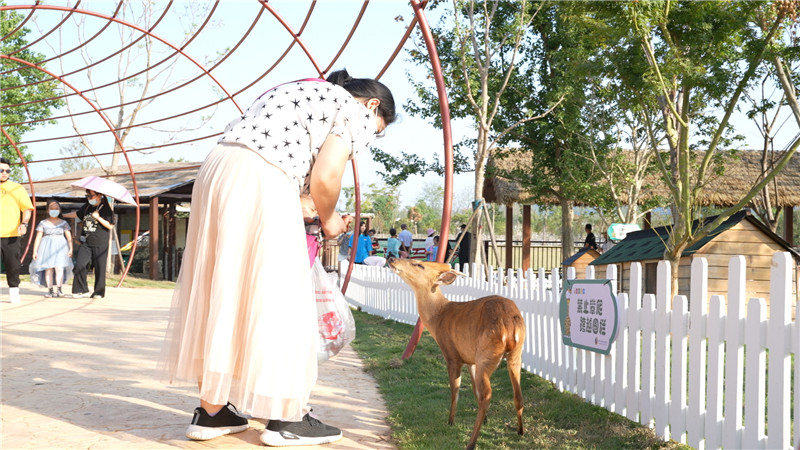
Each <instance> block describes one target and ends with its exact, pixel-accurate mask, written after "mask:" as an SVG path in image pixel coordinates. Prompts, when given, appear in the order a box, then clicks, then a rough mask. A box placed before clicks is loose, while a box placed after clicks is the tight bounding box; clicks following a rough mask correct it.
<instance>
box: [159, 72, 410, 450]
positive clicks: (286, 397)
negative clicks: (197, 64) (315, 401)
mask: <svg viewBox="0 0 800 450" xmlns="http://www.w3.org/2000/svg"><path fill="white" fill-rule="evenodd" d="M394 120H395V106H394V98H393V97H392V94H391V92H390V91H389V89H388V88H387V87H386V86H385V85H383V84H382V83H380V82H378V81H376V80H373V79H368V78H353V77H352V76H350V75H349V74H348V73H347V71H345V70H339V71H335V72H333V73H331V74H330V75H329V76H328V78H327V80H322V79H306V80H298V81H293V82H288V83H284V84H281V85H279V86H276V87H274V88H272V89H269V90H268V91H267V92H265V93H264V94H263V95H261V96H260V97H259V98H258V99H256V100H255V102H254V103H253V104H252V105H251V106H250V107H249V108H248V109H247V110H246V111H245V112H244V113H243V114H241V115H237V116H236V117H235V118H234V120H233V121H232V122H230V123H229V124H228V126H227V127H225V130H224V132H223V134H222V136H221V137H220V139H219V141H218V142H217V145H216V146H215V147H214V149H213V150H212V151H211V152H210V153H209V154H208V156H207V157H206V159H205V161H204V162H203V164H202V166H201V167H200V169H199V170H198V173H197V178H196V181H195V184H194V189H193V190H192V214H191V216H190V217H189V225H188V227H187V232H186V235H187V236H186V250H185V252H184V257H183V263H182V265H181V271H180V274H179V276H178V283H177V286H178V287H177V289H176V290H175V294H174V296H173V300H172V308H171V313H170V322H169V326H168V328H167V334H166V338H165V341H164V353H163V358H162V360H163V361H164V366H165V367H164V375H165V376H166V378H167V380H166V381H167V382H169V383H172V382H177V381H182V382H188V383H192V384H194V385H195V386H197V387H198V388H199V394H198V397H199V398H198V400H199V403H200V405H199V406H198V407H197V408H195V409H194V415H193V417H192V421H191V423H190V424H189V426H188V427H187V428H186V431H185V434H186V436H187V437H188V438H189V439H193V440H208V439H213V438H216V437H218V436H222V435H225V434H230V433H239V432H242V431H245V430H247V429H248V419H247V417H245V416H244V415H243V414H242V413H244V414H249V415H251V416H253V417H257V418H262V419H266V420H267V423H266V427H265V429H264V430H263V431H262V432H261V435H260V440H261V442H262V443H264V444H266V445H270V446H290V445H291V446H296V445H300V446H306V445H318V444H324V443H329V442H333V441H335V440H338V439H341V438H342V432H341V430H339V429H338V428H336V427H332V426H329V425H326V424H324V423H323V422H322V421H320V420H319V419H317V418H316V417H314V416H312V415H311V414H310V407H309V403H308V402H309V398H310V395H311V390H312V388H313V386H314V384H315V383H316V381H317V338H318V336H319V331H318V324H317V317H316V302H315V299H314V292H313V291H314V289H313V283H312V276H311V268H310V267H309V258H308V248H307V237H306V233H305V229H304V226H303V217H302V214H301V204H300V195H304V194H308V195H310V196H311V198H313V200H314V204H315V206H316V210H317V213H318V215H319V221H320V226H321V227H322V233H323V234H324V236H325V237H326V238H327V239H335V238H336V237H338V236H339V235H340V234H342V233H343V232H345V231H346V230H347V227H346V225H345V223H344V220H343V219H342V217H341V216H340V215H339V214H337V213H336V202H337V200H338V198H339V194H340V193H341V182H342V176H343V174H344V172H345V169H346V166H347V162H348V161H349V160H351V159H353V158H354V157H356V155H357V154H358V153H359V152H365V151H367V150H368V149H369V148H370V145H371V144H372V142H373V141H374V140H375V139H376V138H378V137H380V136H381V133H382V132H383V131H384V129H385V128H386V126H387V125H389V124H390V123H392V122H393V121H394ZM365 237H366V236H365ZM366 239H367V240H369V238H368V237H367V238H366ZM360 247H363V248H365V249H366V250H367V251H369V248H370V244H369V243H368V244H367V245H362V246H360ZM234 405H237V406H239V407H241V411H242V413H239V410H238V409H237V408H236V406H234ZM156 425H157V424H154V426H156Z"/></svg>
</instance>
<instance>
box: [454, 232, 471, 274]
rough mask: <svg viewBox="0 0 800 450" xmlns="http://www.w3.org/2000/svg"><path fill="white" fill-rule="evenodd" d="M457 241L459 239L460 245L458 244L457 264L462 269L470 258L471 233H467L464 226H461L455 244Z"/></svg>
mask: <svg viewBox="0 0 800 450" xmlns="http://www.w3.org/2000/svg"><path fill="white" fill-rule="evenodd" d="M462 236H463V238H462ZM459 239H461V243H460V244H458V264H460V265H461V267H464V265H465V264H469V263H470V261H471V260H470V258H471V257H472V233H470V232H469V231H467V225H466V224H463V223H462V224H461V231H460V232H459V234H458V236H457V237H456V242H458V240H459Z"/></svg>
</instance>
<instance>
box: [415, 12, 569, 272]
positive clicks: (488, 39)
mask: <svg viewBox="0 0 800 450" xmlns="http://www.w3.org/2000/svg"><path fill="white" fill-rule="evenodd" d="M439 4H440V3H436V4H434V5H433V7H435V6H437V5H439ZM452 5H453V9H452V10H449V11H446V12H445V14H444V15H443V18H442V21H441V22H440V25H439V26H437V27H434V28H433V29H432V32H433V34H434V35H435V37H436V41H437V44H438V52H439V57H440V59H441V65H442V71H443V73H444V77H445V79H447V80H450V82H449V88H450V90H449V97H448V100H449V102H450V113H451V115H452V117H453V118H469V119H471V120H474V122H475V129H476V136H475V137H474V138H472V139H468V140H466V141H464V142H461V143H459V145H458V146H457V147H461V148H466V147H469V148H471V150H472V156H473V162H474V171H475V186H474V192H473V198H474V200H476V201H477V200H482V199H483V183H484V177H485V171H486V163H487V161H488V159H489V157H490V156H492V154H493V153H494V152H495V151H496V149H497V144H498V143H499V142H501V141H502V139H503V138H504V137H505V136H506V135H508V133H510V132H511V131H512V130H513V129H514V128H516V127H518V126H520V125H522V124H524V123H526V122H530V121H534V120H536V119H539V118H541V117H543V116H544V115H546V114H547V113H549V112H550V111H552V109H553V108H554V107H555V106H556V105H557V104H558V100H557V99H556V100H555V101H554V102H553V103H552V104H545V103H540V104H538V105H537V107H539V109H531V108H530V106H531V103H529V102H523V101H517V102H513V101H501V99H502V98H503V97H504V96H506V95H511V96H514V97H515V98H517V99H520V98H524V97H526V96H528V95H530V94H531V92H530V91H526V90H524V89H521V88H519V87H517V86H524V85H525V84H524V83H525V81H526V80H524V79H523V76H524V75H523V73H522V71H521V68H522V66H521V65H520V63H521V62H523V61H524V57H523V55H522V53H521V50H522V48H523V43H524V42H525V40H526V39H527V38H528V37H529V36H528V31H529V28H530V24H531V22H532V21H533V19H534V18H535V17H536V15H537V14H538V12H539V10H538V7H537V6H535V5H534V6H532V5H531V3H530V2H528V1H526V0H522V1H518V2H503V1H475V0H453V3H452ZM410 56H411V60H412V61H413V62H415V63H417V64H418V65H422V66H425V67H429V65H430V64H429V61H428V56H427V54H426V53H424V52H422V51H419V50H416V49H415V50H412V51H411V52H410ZM430 78H432V77H431V76H430V73H429V76H428V77H427V78H426V80H424V81H417V82H414V86H415V88H416V91H417V95H418V96H419V98H420V101H419V102H409V103H408V104H406V109H407V110H408V111H409V112H410V113H411V114H414V115H419V116H422V117H424V118H426V119H429V120H430V121H431V122H432V123H433V124H434V125H437V126H441V120H442V119H441V116H440V112H439V103H438V96H437V94H436V90H435V89H434V88H433V87H432V86H431V84H430V81H429V80H430ZM509 105H513V106H512V109H513V112H515V113H516V115H517V117H518V119H517V121H515V122H513V123H507V122H502V121H501V120H500V118H501V117H504V116H506V115H507V114H509V113H510V112H512V111H509V110H508V108H509ZM479 226H480V219H478V220H477V221H476V222H475V223H474V224H473V230H472V231H473V233H472V235H473V239H475V242H474V244H475V245H473V246H472V249H473V252H474V251H476V250H477V248H478V247H479V246H480V245H481V243H480V240H481V236H480V234H479V233H477V232H476V230H477V229H478V228H479ZM473 260H474V261H478V260H479V259H478V258H477V256H476V258H475V259H473Z"/></svg>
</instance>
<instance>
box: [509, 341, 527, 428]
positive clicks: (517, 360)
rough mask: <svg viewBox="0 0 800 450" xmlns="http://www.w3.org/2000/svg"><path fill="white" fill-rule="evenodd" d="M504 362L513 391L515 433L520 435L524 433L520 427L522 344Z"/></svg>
mask: <svg viewBox="0 0 800 450" xmlns="http://www.w3.org/2000/svg"><path fill="white" fill-rule="evenodd" d="M506 362H507V363H508V376H509V378H511V387H512V388H513V389H514V407H515V408H516V410H517V433H519V434H520V435H522V434H523V433H524V432H525V429H524V428H523V426H522V386H521V385H520V381H519V377H520V372H521V370H522V342H520V343H519V344H518V345H517V348H515V349H514V350H512V351H511V353H509V355H508V357H507V358H506Z"/></svg>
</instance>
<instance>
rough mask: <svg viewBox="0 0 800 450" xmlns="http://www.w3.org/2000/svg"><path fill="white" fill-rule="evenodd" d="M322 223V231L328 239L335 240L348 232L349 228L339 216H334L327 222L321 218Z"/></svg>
mask: <svg viewBox="0 0 800 450" xmlns="http://www.w3.org/2000/svg"><path fill="white" fill-rule="evenodd" d="M320 222H321V224H322V231H323V232H324V233H325V237H326V238H328V239H331V238H335V237H336V236H339V235H340V234H342V233H344V232H345V231H347V226H346V225H345V223H344V220H342V218H341V216H339V215H338V214H334V215H332V216H331V217H330V218H329V219H327V220H322V218H320Z"/></svg>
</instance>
